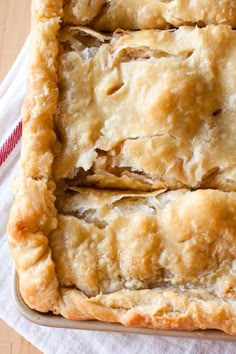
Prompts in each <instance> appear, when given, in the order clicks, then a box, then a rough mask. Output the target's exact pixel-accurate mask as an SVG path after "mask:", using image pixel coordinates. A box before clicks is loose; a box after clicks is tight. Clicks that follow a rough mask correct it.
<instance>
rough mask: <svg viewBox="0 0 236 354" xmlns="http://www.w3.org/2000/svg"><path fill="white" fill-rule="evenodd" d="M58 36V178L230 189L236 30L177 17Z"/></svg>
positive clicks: (235, 184)
mask: <svg viewBox="0 0 236 354" xmlns="http://www.w3.org/2000/svg"><path fill="white" fill-rule="evenodd" d="M60 39H61V41H62V44H63V48H62V49H61V52H60V55H59V64H60V66H59V73H60V88H61V90H60V98H59V110H58V114H57V116H56V126H57V130H58V132H59V133H60V137H61V149H60V150H58V153H57V154H56V158H55V162H54V166H53V171H54V177H55V179H56V180H57V181H58V180H60V179H63V178H64V179H73V178H74V183H75V184H76V183H79V184H80V185H82V184H84V185H87V186H89V185H97V186H99V187H102V188H104V187H105V188H111V187H112V188H118V189H121V188H122V189H139V190H150V189H158V188H169V189H177V188H185V187H187V188H194V189H195V188H206V187H208V188H220V189H224V190H236V169H235V159H236V154H235V151H234V150H235V149H234V146H235V142H234V137H235V134H236V128H235V124H234V123H232V122H234V116H235V90H236V84H235V80H234V77H233V76H232V74H231V73H232V66H233V65H234V63H235V62H236V32H235V31H233V30H232V29H231V28H230V27H229V26H208V27H206V28H202V29H199V28H197V27H195V28H194V27H186V26H184V27H181V28H180V29H178V30H177V31H158V30H143V31H135V32H127V31H126V32H123V31H122V32H121V33H115V34H114V35H113V36H112V38H111V39H109V38H108V37H107V36H106V37H103V36H101V35H100V34H98V33H97V32H95V31H91V30H90V31H89V32H88V29H87V28H79V27H73V29H71V28H69V29H66V30H64V31H62V32H61V33H60ZM86 45H87V46H88V48H86ZM212 48H214V50H213V49H212ZM78 67H79V68H80V70H78ZM173 73H175V74H174V75H173ZM78 83H79V84H78ZM70 127H73V128H72V129H70ZM222 136H227V139H226V140H225V139H222ZM75 147H76V148H75ZM70 183H71V182H70Z"/></svg>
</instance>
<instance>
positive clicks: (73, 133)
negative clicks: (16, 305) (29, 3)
mask: <svg viewBox="0 0 236 354" xmlns="http://www.w3.org/2000/svg"><path fill="white" fill-rule="evenodd" d="M83 3H85V2H82V1H81V2H78V3H76V2H71V3H70V2H68V1H65V2H63V1H55V0H44V1H40V2H38V1H36V0H35V1H33V7H32V13H33V30H32V49H31V64H30V68H29V80H28V91H27V95H26V99H25V103H24V109H23V116H24V120H23V140H22V153H21V161H20V168H19V172H18V175H17V178H16V182H15V190H14V195H15V200H14V203H13V207H12V210H11V213H10V219H9V224H8V233H9V244H10V247H11V250H12V254H13V257H14V260H15V265H16V269H17V272H18V275H19V283H20V292H21V294H22V296H23V298H24V301H25V302H26V303H27V304H28V306H29V307H30V308H32V309H36V310H37V311H40V312H44V313H46V312H50V311H51V312H53V313H54V314H57V315H59V314H60V315H62V316H64V317H66V318H68V319H75V320H91V319H96V320H99V321H107V322H120V323H122V324H124V325H125V326H144V327H152V328H163V329H177V330H180V329H185V330H194V329H198V328H201V329H207V328H214V329H220V330H223V331H225V332H226V333H229V334H232V335H233V334H236V310H235V309H236V248H235V238H236V190H235V181H236V176H235V163H236V155H235V154H236V153H235V145H236V141H235V133H236V128H235V112H236V96H235V92H236V91H235V89H236V77H235V65H236V49H235V48H236V45H235V44H236V43H235V42H236V35H235V32H234V31H233V30H232V29H231V27H230V26H225V25H218V26H207V27H205V28H202V29H200V28H197V27H196V28H194V27H191V26H188V27H186V26H184V27H181V28H180V29H178V30H166V31H159V30H156V29H150V30H142V31H135V32H134V31H124V30H118V29H117V30H116V31H115V33H110V32H109V33H101V32H97V31H95V30H94V29H91V28H88V27H83V26H77V25H75V26H71V25H69V24H68V19H67V9H68V6H70V4H73V6H74V5H76V4H77V5H78V6H77V8H78V9H79V6H80V8H81V9H82V7H81V6H82V5H83ZM98 3H99V2H94V4H98ZM114 3H115V2H112V1H111V2H110V6H112V4H114ZM118 3H119V4H122V2H118V1H117V4H118ZM137 3H138V2H137ZM159 3H161V2H159ZM159 3H158V4H159ZM177 3H180V1H179V2H175V1H173V4H177ZM182 3H184V2H181V4H182ZM229 3H230V2H225V4H229ZM130 4H135V2H130ZM150 4H151V2H150ZM173 4H171V2H169V4H168V2H162V5H163V6H167V5H169V6H171V5H173ZM222 4H223V2H222ZM230 4H231V3H230ZM63 5H64V12H63ZM231 5H232V4H231ZM99 6H100V5H99ZM99 6H98V7H99ZM222 6H223V5H222ZM202 8H203V7H202ZM226 8H227V6H225V9H226ZM232 8H233V5H232ZM148 13H152V11H151V10H149V12H148ZM230 13H231V12H230ZM186 18H187V17H186ZM186 21H189V20H186ZM128 26H130V25H128ZM103 29H106V28H105V27H104V28H103Z"/></svg>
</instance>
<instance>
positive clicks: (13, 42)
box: [0, 0, 31, 82]
mask: <svg viewBox="0 0 236 354" xmlns="http://www.w3.org/2000/svg"><path fill="white" fill-rule="evenodd" d="M30 2H31V0H0V48H1V52H0V82H1V81H2V80H3V78H4V76H5V75H6V74H7V72H8V70H9V69H10V67H11V65H12V64H13V62H14V60H15V59H16V57H17V55H18V53H19V51H20V49H21V48H22V46H23V44H24V42H25V40H26V38H27V36H28V34H29V32H30Z"/></svg>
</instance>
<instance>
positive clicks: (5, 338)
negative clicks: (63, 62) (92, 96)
mask: <svg viewBox="0 0 236 354" xmlns="http://www.w3.org/2000/svg"><path fill="white" fill-rule="evenodd" d="M29 32H30V0H0V48H1V50H0V82H1V81H2V80H3V78H4V76H5V75H6V74H7V72H8V70H9V69H10V67H11V65H12V64H13V62H14V60H15V59H16V57H17V55H18V53H19V51H20V49H21V47H22V46H23V44H24V42H25V40H26V38H27V36H28V34H29ZM0 353H3V354H39V353H40V351H39V350H37V349H36V348H35V347H34V346H32V345H31V344H30V343H29V342H27V341H26V340H25V339H24V338H23V337H22V336H20V335H19V334H17V333H16V332H15V331H14V330H13V329H11V328H10V327H8V326H7V325H6V324H5V323H4V322H3V321H1V320H0Z"/></svg>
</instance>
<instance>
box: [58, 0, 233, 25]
mask: <svg viewBox="0 0 236 354" xmlns="http://www.w3.org/2000/svg"><path fill="white" fill-rule="evenodd" d="M64 13H65V17H64V21H65V22H68V23H70V24H76V25H89V26H90V27H92V28H95V29H97V30H103V31H114V30H116V29H117V28H124V29H133V30H134V29H150V28H159V29H166V28H170V27H173V26H174V27H179V26H182V25H189V24H191V25H194V24H198V25H200V26H204V25H209V24H215V25H219V24H226V25H230V26H232V27H236V5H235V1H234V0H198V1H189V0H175V1H168V0H167V1H161V0H129V2H127V1H126V0H110V1H107V0H95V1H88V0H82V1H81V0H76V1H66V4H65V7H64Z"/></svg>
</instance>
